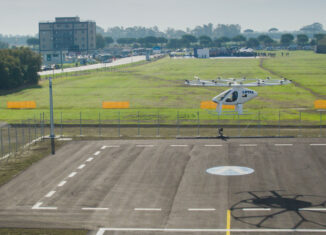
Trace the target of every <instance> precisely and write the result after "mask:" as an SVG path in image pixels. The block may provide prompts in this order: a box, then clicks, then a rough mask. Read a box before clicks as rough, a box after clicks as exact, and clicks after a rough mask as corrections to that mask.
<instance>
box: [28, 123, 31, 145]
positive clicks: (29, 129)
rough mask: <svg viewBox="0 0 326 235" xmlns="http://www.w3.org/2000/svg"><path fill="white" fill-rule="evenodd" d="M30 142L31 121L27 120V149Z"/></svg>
mask: <svg viewBox="0 0 326 235" xmlns="http://www.w3.org/2000/svg"><path fill="white" fill-rule="evenodd" d="M30 143H31V122H30V120H28V149H30Z"/></svg>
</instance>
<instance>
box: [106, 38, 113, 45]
mask: <svg viewBox="0 0 326 235" xmlns="http://www.w3.org/2000/svg"><path fill="white" fill-rule="evenodd" d="M104 41H105V45H106V46H109V45H110V44H111V43H114V40H113V38H112V37H104Z"/></svg>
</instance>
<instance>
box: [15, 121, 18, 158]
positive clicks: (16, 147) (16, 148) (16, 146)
mask: <svg viewBox="0 0 326 235" xmlns="http://www.w3.org/2000/svg"><path fill="white" fill-rule="evenodd" d="M15 137H16V145H15V153H16V154H17V150H18V135H17V126H16V127H15Z"/></svg>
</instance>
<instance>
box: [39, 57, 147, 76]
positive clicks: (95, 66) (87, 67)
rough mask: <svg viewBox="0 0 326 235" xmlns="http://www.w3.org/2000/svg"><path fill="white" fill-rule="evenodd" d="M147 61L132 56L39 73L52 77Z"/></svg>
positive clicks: (143, 58)
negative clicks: (53, 75) (59, 74)
mask: <svg viewBox="0 0 326 235" xmlns="http://www.w3.org/2000/svg"><path fill="white" fill-rule="evenodd" d="M145 59H146V56H132V57H126V58H122V59H118V60H115V61H113V62H112V63H100V64H92V65H85V66H80V67H73V68H66V69H63V70H61V69H55V70H54V71H53V70H48V71H43V72H39V73H38V74H39V75H40V76H42V75H52V74H53V73H55V74H58V73H69V72H77V71H85V70H92V69H100V68H106V67H112V66H117V65H123V64H130V63H134V62H138V61H142V60H145Z"/></svg>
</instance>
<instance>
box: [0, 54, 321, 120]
mask: <svg viewBox="0 0 326 235" xmlns="http://www.w3.org/2000/svg"><path fill="white" fill-rule="evenodd" d="M259 63H260V60H259V59H170V58H164V59H161V60H158V61H156V62H153V63H149V64H145V65H138V66H134V67H122V68H120V71H113V72H112V71H110V72H108V71H104V72H103V71H102V72H96V73H91V74H88V75H81V76H67V77H61V78H56V79H55V80H54V85H53V89H54V107H55V110H56V113H55V118H56V119H60V113H61V112H62V113H63V118H64V119H79V112H82V113H83V117H84V118H87V119H92V120H97V119H98V113H99V112H101V115H102V116H106V117H107V119H110V118H111V119H115V118H116V116H117V115H118V111H117V110H103V109H102V108H101V104H102V101H130V105H131V109H129V110H121V112H122V114H124V115H122V116H123V117H125V119H128V118H127V117H130V116H132V118H134V116H135V115H137V111H140V113H141V114H142V115H145V114H146V115H147V114H148V115H152V116H153V115H155V114H156V113H157V112H158V110H159V111H160V113H162V115H163V116H164V118H165V119H171V120H175V117H176V113H177V110H180V112H181V113H188V114H189V115H190V116H194V118H195V116H196V114H197V112H198V111H199V112H200V116H201V117H202V118H204V119H208V120H209V119H216V116H215V115H211V114H210V113H209V112H207V111H204V110H200V109H199V106H200V101H203V100H210V99H212V97H214V96H216V95H217V94H218V93H220V92H222V91H223V90H225V89H224V88H214V87H186V86H184V80H185V79H192V78H193V76H194V75H198V76H199V77H201V78H203V79H213V78H216V77H217V76H221V77H243V76H245V77H253V78H256V77H257V78H264V77H267V76H271V77H273V78H278V77H280V76H285V77H287V78H288V79H292V80H294V81H295V82H297V83H298V84H299V85H300V87H299V86H295V85H293V84H291V85H286V86H277V87H257V88H254V90H256V91H258V93H259V96H258V97H257V98H255V99H254V100H252V101H250V102H248V103H246V104H245V105H244V109H245V110H247V111H249V112H251V113H255V114H257V112H258V111H261V113H262V114H263V115H264V116H266V119H268V120H269V119H271V120H276V119H277V118H278V111H279V110H282V112H283V114H282V116H283V117H285V118H288V119H289V120H291V119H295V118H297V116H298V112H296V111H294V110H293V109H295V108H308V109H313V103H314V101H315V100H316V99H318V98H320V96H323V95H325V96H326V89H325V85H326V66H325V64H326V55H321V54H315V53H313V52H310V51H308V52H306V51H298V52H291V54H290V56H289V57H281V56H280V52H278V56H277V57H276V58H268V59H265V60H264V62H263V66H264V67H266V68H267V69H269V70H272V71H273V72H275V73H276V74H277V75H278V76H276V75H273V74H271V73H270V72H269V71H267V70H266V69H263V68H260V67H259ZM22 100H35V101H36V103H37V109H35V110H8V109H6V102H7V101H22ZM48 109H49V101H48V82H47V81H41V82H40V87H36V88H29V89H24V90H22V91H19V92H15V93H12V94H9V95H2V96H0V120H5V121H11V122H17V120H22V119H25V118H33V117H34V116H35V117H36V118H39V115H40V113H42V112H46V113H48ZM272 114H273V115H272ZM294 117H295V118H294ZM225 118H228V117H225ZM305 118H306V119H307V120H317V119H318V120H319V115H318V114H317V113H316V114H314V113H311V112H310V113H308V114H305Z"/></svg>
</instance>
